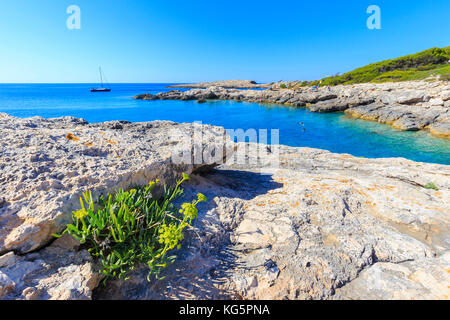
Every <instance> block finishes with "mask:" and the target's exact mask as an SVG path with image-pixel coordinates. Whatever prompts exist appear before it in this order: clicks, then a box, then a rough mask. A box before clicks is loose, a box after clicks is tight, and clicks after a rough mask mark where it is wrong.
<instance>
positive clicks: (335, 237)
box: [96, 147, 450, 299]
mask: <svg viewBox="0 0 450 320" xmlns="http://www.w3.org/2000/svg"><path fill="white" fill-rule="evenodd" d="M272 148H273V147H272ZM264 149H265V148H264ZM249 155H250V156H249V160H250V159H255V156H254V154H253V155H252V151H249ZM267 157H270V154H269V155H265V156H262V157H260V159H259V160H260V161H259V163H251V161H249V163H247V164H241V165H232V166H223V167H221V168H220V169H218V170H215V171H213V172H211V173H208V174H203V175H196V176H194V179H193V180H192V182H191V184H190V185H189V186H187V187H186V189H185V196H186V199H190V198H192V197H193V196H195V194H196V193H197V192H202V193H204V194H205V195H206V196H207V197H208V199H209V202H208V203H207V204H203V205H202V206H201V207H200V213H199V219H198V221H197V222H196V230H192V231H191V232H190V235H189V241H188V242H187V244H185V246H184V248H183V249H182V250H181V251H180V252H179V261H178V262H177V263H176V264H175V265H173V266H171V267H170V268H169V269H168V270H167V278H166V279H165V280H163V281H160V282H157V281H155V282H152V283H150V284H145V281H144V280H143V279H145V271H144V270H141V271H137V272H136V273H135V274H134V276H133V277H132V280H131V281H129V282H127V283H124V282H111V283H109V284H108V286H107V287H106V288H99V289H98V290H97V292H96V297H97V298H99V299H118V298H120V299H124V298H125V299H126V298H131V299H211V298H215V299H229V298H232V299H242V298H244V299H427V298H430V299H448V296H449V293H450V290H449V287H448V286H449V284H450V264H449V259H448V255H449V248H450V233H449V231H450V230H449V220H450V219H449V218H450V217H449V212H450V210H449V208H450V203H449V199H450V169H449V167H448V166H444V165H436V164H424V163H416V162H413V161H409V160H405V159H364V158H357V157H352V156H350V155H345V154H342V155H341V154H333V153H329V152H327V151H323V150H316V149H309V148H290V147H281V150H280V159H281V163H280V166H279V167H278V168H274V167H273V166H272V165H270V166H265V165H264V164H261V163H262V162H264V163H266V162H267V161H265V160H266V159H264V158H267ZM261 167H262V168H261ZM429 182H434V183H435V184H436V186H437V187H438V189H439V190H438V191H436V190H429V189H426V188H424V186H425V185H426V184H428V183H429Z"/></svg>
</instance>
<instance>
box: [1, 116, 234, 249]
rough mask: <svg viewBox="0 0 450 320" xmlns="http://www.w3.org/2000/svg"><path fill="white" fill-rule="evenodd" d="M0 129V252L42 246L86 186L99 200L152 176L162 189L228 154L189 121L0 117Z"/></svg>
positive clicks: (218, 135) (215, 133)
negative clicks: (101, 121) (91, 121)
mask: <svg viewBox="0 0 450 320" xmlns="http://www.w3.org/2000/svg"><path fill="white" fill-rule="evenodd" d="M0 131H1V133H2V137H1V138H0V154H1V157H0V195H1V196H0V197H1V198H0V253H5V252H8V251H12V250H14V251H16V252H19V253H26V252H30V251H33V250H36V249H38V248H40V247H42V246H44V245H45V244H46V243H48V241H49V240H51V239H52V234H53V233H55V232H59V231H61V230H62V229H63V228H64V226H65V225H66V224H67V223H68V222H70V221H71V216H72V211H73V210H77V209H79V200H78V199H79V197H80V196H81V194H82V192H84V191H86V189H87V188H89V189H91V190H92V191H93V193H94V196H99V195H100V194H105V193H107V192H111V191H114V190H117V189H118V188H124V189H126V188H128V187H130V186H132V185H144V184H147V183H148V182H149V181H150V180H152V179H155V178H158V179H161V181H162V182H165V183H169V184H170V183H173V182H174V181H175V180H176V179H179V178H180V176H181V173H182V172H186V173H188V174H189V173H191V172H193V171H194V170H196V169H200V168H202V167H205V166H214V165H215V164H216V163H221V162H222V160H223V158H224V157H226V155H227V154H230V153H232V152H233V150H232V147H231V146H227V143H231V141H230V140H229V138H228V136H227V135H226V134H225V130H224V129H222V128H218V127H213V126H201V125H197V124H176V123H173V122H161V121H155V122H147V123H128V122H126V121H113V122H106V123H101V124H88V123H87V122H86V121H84V120H83V119H77V118H71V117H65V118H58V119H43V118H40V117H34V118H28V119H19V118H15V117H12V116H9V115H7V114H0ZM194 141H195V142H194Z"/></svg>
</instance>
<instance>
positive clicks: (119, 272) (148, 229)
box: [55, 173, 206, 281]
mask: <svg viewBox="0 0 450 320" xmlns="http://www.w3.org/2000/svg"><path fill="white" fill-rule="evenodd" d="M186 180H189V176H188V175H186V174H184V173H183V178H182V179H181V180H179V181H178V182H177V184H176V186H175V187H174V188H169V187H167V186H164V188H163V196H162V197H160V198H159V199H156V198H155V197H154V196H153V195H152V190H154V188H155V187H156V185H157V184H158V183H159V180H156V181H151V182H150V183H149V185H148V186H145V187H139V188H135V189H131V190H129V191H123V190H119V191H118V192H117V193H115V194H114V195H109V194H108V195H107V196H106V198H104V197H103V196H101V197H100V198H99V199H98V201H96V202H94V199H93V197H92V194H91V192H90V191H86V193H84V194H83V197H82V198H80V203H81V209H80V210H77V211H74V212H73V223H72V224H69V225H67V228H66V229H65V230H64V231H63V233H62V234H65V233H68V234H70V235H72V236H73V237H75V238H76V239H78V240H79V241H80V243H81V244H82V246H83V247H85V248H87V249H88V250H89V252H90V253H91V255H92V256H93V257H94V258H97V259H99V260H100V261H101V263H102V269H101V270H100V272H102V273H103V274H104V275H105V281H106V280H108V279H109V278H119V279H127V274H128V272H130V271H131V270H133V269H134V267H135V265H136V264H137V263H145V264H147V266H148V268H149V273H148V280H149V281H150V278H151V276H152V275H154V276H155V277H156V278H158V279H159V278H160V276H159V275H160V273H161V271H162V270H163V269H164V268H165V267H167V266H168V265H169V264H170V263H172V262H173V261H174V259H175V256H173V255H171V256H169V253H170V251H171V250H172V249H174V248H178V249H179V248H180V246H181V245H180V242H181V241H182V240H183V230H184V229H185V228H187V227H190V225H191V224H192V221H193V220H194V219H196V218H197V208H196V206H197V204H198V203H199V202H203V201H206V197H205V196H204V195H202V194H200V193H199V194H198V195H197V197H198V198H197V199H196V200H193V201H192V202H191V203H184V204H182V205H181V209H180V210H178V211H177V208H176V207H175V205H174V204H173V201H174V200H175V199H176V198H177V197H179V196H180V195H181V194H182V193H183V190H182V189H181V188H180V186H181V184H182V183H183V182H184V181H186ZM83 198H84V199H83ZM55 236H56V237H60V236H61V235H55Z"/></svg>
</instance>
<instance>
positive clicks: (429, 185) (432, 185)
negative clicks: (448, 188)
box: [424, 182, 439, 191]
mask: <svg viewBox="0 0 450 320" xmlns="http://www.w3.org/2000/svg"><path fill="white" fill-rule="evenodd" d="M424 188H425V189H430V190H436V191H438V190H439V189H438V187H436V185H435V184H434V183H433V182H430V183H427V184H426V185H425V186H424Z"/></svg>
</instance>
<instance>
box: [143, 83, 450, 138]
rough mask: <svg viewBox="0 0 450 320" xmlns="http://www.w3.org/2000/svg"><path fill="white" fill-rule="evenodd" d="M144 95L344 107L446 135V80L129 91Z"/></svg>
mask: <svg viewBox="0 0 450 320" xmlns="http://www.w3.org/2000/svg"><path fill="white" fill-rule="evenodd" d="M135 98H136V99H144V100H158V99H161V100H202V101H203V100H205V99H223V100H235V101H249V102H265V103H278V104H285V105H291V106H297V107H306V108H308V109H309V110H310V111H312V112H346V113H347V114H349V115H350V116H352V117H355V118H361V119H364V120H372V121H378V122H380V123H386V124H389V125H392V126H393V127H394V128H397V129H399V130H407V131H417V130H429V131H430V133H431V134H433V135H435V136H438V137H443V138H449V137H450V111H449V110H450V85H448V82H424V81H415V82H398V83H383V84H373V83H368V84H357V85H350V86H342V85H341V86H336V87H332V88H320V89H319V90H316V91H312V90H311V89H296V90H289V89H286V90H280V89H274V90H272V89H268V90H263V91H261V90H236V89H225V88H224V87H217V86H210V87H208V88H207V89H193V90H189V91H186V92H180V91H175V90H174V91H170V92H163V93H159V94H157V95H151V94H143V95H139V96H136V97H135Z"/></svg>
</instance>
